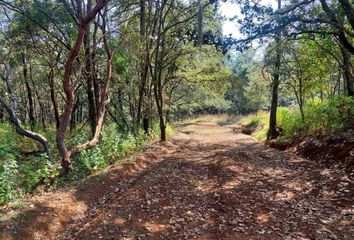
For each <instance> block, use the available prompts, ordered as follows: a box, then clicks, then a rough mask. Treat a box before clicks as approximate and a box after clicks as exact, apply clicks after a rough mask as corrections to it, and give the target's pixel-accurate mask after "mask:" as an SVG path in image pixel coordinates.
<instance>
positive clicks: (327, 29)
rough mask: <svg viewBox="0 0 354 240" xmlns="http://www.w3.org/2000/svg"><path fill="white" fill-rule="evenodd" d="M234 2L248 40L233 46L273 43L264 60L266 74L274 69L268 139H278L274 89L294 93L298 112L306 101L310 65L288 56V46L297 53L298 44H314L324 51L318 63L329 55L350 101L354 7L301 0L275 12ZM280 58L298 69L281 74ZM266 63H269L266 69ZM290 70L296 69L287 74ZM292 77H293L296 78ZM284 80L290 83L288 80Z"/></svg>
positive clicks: (248, 2)
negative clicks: (306, 75)
mask: <svg viewBox="0 0 354 240" xmlns="http://www.w3.org/2000/svg"><path fill="white" fill-rule="evenodd" d="M238 2H239V3H240V4H241V9H242V13H243V14H244V15H245V17H244V18H240V20H239V22H240V23H241V25H242V27H241V31H242V33H244V34H246V36H247V37H246V38H245V39H241V40H234V44H238V43H243V44H248V43H250V42H251V41H253V40H255V39H262V40H263V43H264V41H269V39H271V38H273V39H274V43H272V46H273V48H274V51H270V52H268V53H267V54H272V53H273V57H267V59H266V60H267V61H266V66H267V68H268V69H270V66H271V65H273V67H272V68H271V69H272V70H271V71H272V73H273V77H272V79H273V81H272V82H273V83H272V101H271V103H272V104H271V108H270V110H271V111H270V124H269V132H268V138H274V137H276V136H277V132H276V106H277V104H278V90H277V89H278V86H279V84H280V85H282V84H283V83H287V84H289V86H290V87H291V89H293V90H294V93H295V95H296V99H297V103H298V104H299V106H300V109H302V108H303V104H304V100H305V98H306V97H305V96H304V95H305V94H306V93H305V92H304V91H303V90H304V89H303V87H304V86H303V81H304V79H303V77H304V76H303V72H307V71H308V70H307V69H306V65H307V63H306V62H309V61H310V60H306V59H301V60H300V59H298V54H297V53H295V52H294V51H292V53H291V54H290V52H289V48H288V46H289V44H290V45H293V46H295V48H297V47H296V45H297V44H298V43H297V42H298V41H301V42H304V41H305V42H310V43H311V42H316V43H317V44H318V47H321V48H322V49H323V50H324V51H322V53H323V55H322V56H317V57H318V58H322V57H323V58H327V56H328V55H332V57H334V59H335V60H336V61H337V64H338V65H337V66H338V67H339V68H340V69H341V70H340V71H338V73H340V75H341V77H340V76H339V78H338V79H342V80H343V81H344V82H343V84H342V86H343V87H344V88H345V91H346V94H347V95H348V96H351V97H353V95H354V93H353V82H354V78H353V60H352V55H353V53H354V52H353V41H352V39H353V36H354V35H353V33H354V32H353V24H352V20H353V19H354V18H353V17H354V15H353V13H354V8H353V6H352V5H351V4H350V3H349V1H347V0H344V1H342V0H338V1H331V2H328V1H326V0H318V1H316V0H309V1H307V0H303V1H290V2H289V3H285V4H283V5H282V4H281V1H278V9H277V10H273V9H272V8H270V7H266V6H262V5H260V4H259V3H258V2H256V1H251V0H245V1H243V0H240V1H238ZM280 36H281V37H280ZM286 48H288V49H287V51H288V52H287V53H286V52H283V50H285V49H286ZM290 48H291V47H290ZM333 50H334V51H333ZM338 50H339V51H338ZM284 55H288V57H290V55H292V57H290V58H292V60H293V61H294V62H297V63H298V64H297V66H296V64H287V66H288V68H287V71H286V72H283V69H284V66H283V65H284V64H286V62H287V60H281V59H282V58H283V57H284ZM269 60H271V62H272V63H271V64H270V62H269ZM288 60H289V59H288ZM311 60H313V59H311ZM290 65H291V66H290ZM325 65H326V64H325ZM327 65H328V64H327ZM289 67H291V68H296V69H297V70H290V69H289ZM326 67H330V66H326ZM290 72H291V74H290ZM336 72H337V71H336ZM294 74H295V75H297V76H296V77H295V78H294ZM288 77H290V78H292V79H293V80H292V81H287V78H288ZM321 77H325V78H327V77H328V75H327V76H323V75H322V76H321ZM294 79H296V81H294ZM322 80H324V79H322ZM295 82H296V83H295ZM339 82H340V81H339ZM323 84H324V83H323ZM324 85H325V84H324ZM324 85H322V86H324Z"/></svg>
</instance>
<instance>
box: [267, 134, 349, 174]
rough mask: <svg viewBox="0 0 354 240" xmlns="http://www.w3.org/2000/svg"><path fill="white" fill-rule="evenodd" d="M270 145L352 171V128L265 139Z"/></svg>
mask: <svg viewBox="0 0 354 240" xmlns="http://www.w3.org/2000/svg"><path fill="white" fill-rule="evenodd" d="M266 144H267V145H269V146H270V147H274V148H276V149H279V150H288V151H291V152H294V153H296V154H299V155H301V156H302V157H305V158H307V159H310V160H314V161H316V162H319V163H321V164H324V165H326V166H327V167H333V166H334V167H341V168H346V169H347V171H348V172H349V173H354V130H353V129H347V130H345V131H337V132H336V133H332V134H318V135H315V136H306V137H302V138H292V139H288V140H286V141H266Z"/></svg>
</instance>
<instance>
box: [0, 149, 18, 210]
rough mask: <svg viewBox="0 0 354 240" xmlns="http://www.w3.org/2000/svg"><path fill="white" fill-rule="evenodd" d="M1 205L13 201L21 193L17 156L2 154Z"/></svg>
mask: <svg viewBox="0 0 354 240" xmlns="http://www.w3.org/2000/svg"><path fill="white" fill-rule="evenodd" d="M0 160H1V164H0V205H3V204H5V203H7V202H9V201H12V200H14V199H16V198H17V197H19V195H21V191H19V190H18V188H17V187H18V185H19V181H18V174H19V171H18V165H17V162H16V159H15V156H13V155H12V154H4V155H2V156H0Z"/></svg>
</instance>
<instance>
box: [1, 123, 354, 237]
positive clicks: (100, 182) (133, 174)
mask: <svg viewBox="0 0 354 240" xmlns="http://www.w3.org/2000/svg"><path fill="white" fill-rule="evenodd" d="M353 189H354V188H353V181H352V180H351V179H349V178H348V176H347V175H346V174H345V173H344V171H342V170H339V169H326V168H324V167H322V166H319V165H318V164H316V163H313V162H310V161H307V160H306V159H303V158H300V157H297V156H294V155H291V154H289V153H285V152H280V151H278V150H275V149H271V148H269V147H267V146H265V145H263V144H261V143H258V142H256V141H255V140H253V139H252V138H251V137H249V136H246V135H243V134H241V133H239V131H237V130H236V131H234V130H233V127H232V126H228V125H226V126H219V125H218V124H216V123H206V122H191V123H189V124H184V125H183V126H181V128H180V132H179V133H178V134H177V135H176V136H175V137H174V139H173V141H172V143H170V144H167V146H165V147H163V148H156V149H152V150H151V149H150V151H149V152H147V153H145V154H144V155H141V156H138V157H136V159H135V160H133V161H131V162H127V163H125V164H123V165H122V166H118V167H115V168H112V169H110V170H109V171H107V172H105V173H103V174H100V175H97V176H94V177H92V178H91V179H89V180H87V181H85V182H83V183H80V184H79V185H78V186H76V187H74V188H70V189H66V190H63V191H61V192H59V193H55V194H50V195H48V196H41V197H38V198H36V199H33V200H32V206H33V207H32V208H30V209H28V210H24V211H23V212H22V213H21V214H20V215H19V216H18V218H17V219H16V220H11V221H8V222H5V223H3V224H2V225H1V228H0V230H2V233H1V235H0V236H1V237H0V239H83V240H89V239H119V240H120V239H122V240H123V239H126V240H128V239H132V240H133V239H166V240H167V239H168V240H172V239H225V240H226V239H230V240H231V239H232V240H238V239H240V240H241V239H242V240H247V239H347V240H351V239H354V208H353V207H354V206H353V204H354V203H353V199H354V195H353V194H354V193H353ZM58 201H60V202H58Z"/></svg>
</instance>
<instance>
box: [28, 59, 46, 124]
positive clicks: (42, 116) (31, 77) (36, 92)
mask: <svg viewBox="0 0 354 240" xmlns="http://www.w3.org/2000/svg"><path fill="white" fill-rule="evenodd" d="M29 69H30V79H31V83H32V86H33V91H34V94H35V95H36V98H37V101H38V104H39V108H40V110H41V111H40V115H41V121H42V126H43V129H44V130H45V129H46V123H45V115H46V114H45V107H44V105H43V102H42V100H41V98H40V97H39V93H38V91H37V89H36V85H35V84H34V81H33V75H32V66H31V65H30V68H29Z"/></svg>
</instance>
